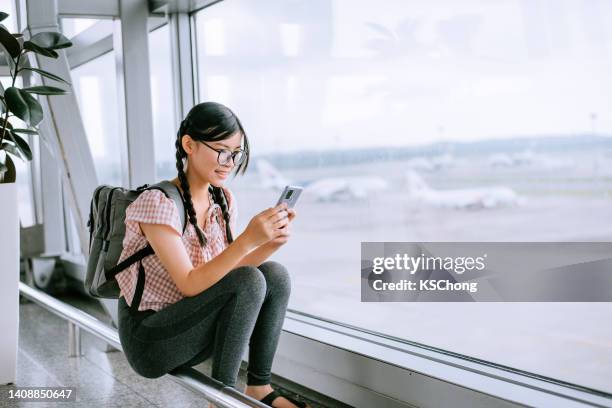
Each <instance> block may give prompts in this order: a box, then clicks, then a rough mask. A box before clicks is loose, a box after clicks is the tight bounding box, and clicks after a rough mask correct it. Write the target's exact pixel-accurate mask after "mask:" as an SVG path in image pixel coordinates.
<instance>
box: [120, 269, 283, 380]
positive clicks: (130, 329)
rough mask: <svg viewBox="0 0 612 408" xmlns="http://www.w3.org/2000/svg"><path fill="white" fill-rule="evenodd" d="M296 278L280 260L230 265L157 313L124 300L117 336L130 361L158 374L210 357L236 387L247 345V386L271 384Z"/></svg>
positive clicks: (220, 376)
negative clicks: (212, 281)
mask: <svg viewBox="0 0 612 408" xmlns="http://www.w3.org/2000/svg"><path fill="white" fill-rule="evenodd" d="M290 292H291V281H290V278H289V274H288V272H287V269H286V268H285V267H284V266H283V265H282V264H280V263H278V262H276V261H266V262H264V263H262V264H261V265H259V266H258V267H254V266H240V267H238V268H235V269H232V270H231V271H230V272H228V273H227V274H226V275H225V276H224V277H223V278H221V280H219V281H218V282H217V283H215V284H214V285H213V286H211V287H210V288H208V289H206V290H205V291H204V292H202V293H200V294H198V295H196V296H191V297H187V298H184V299H181V300H179V301H178V302H176V303H174V304H172V305H170V306H167V307H165V308H164V309H162V310H160V311H158V312H156V311H154V310H150V309H149V310H144V311H135V310H133V309H132V308H130V306H128V304H127V302H126V301H125V299H124V298H123V297H121V298H119V306H118V308H119V309H118V312H119V338H120V340H121V345H122V346H123V350H124V353H125V355H126V357H127V360H128V362H129V364H130V366H131V367H132V368H133V369H134V371H136V372H137V373H138V374H140V375H142V376H144V377H147V378H157V377H160V376H162V375H164V374H167V373H168V372H170V371H172V370H173V369H175V368H177V367H179V366H189V367H191V366H194V365H196V364H199V363H201V362H203V361H204V360H206V359H207V358H209V357H210V356H211V355H213V356H214V357H213V362H212V377H213V378H214V379H216V380H218V381H220V382H222V383H223V384H225V385H227V386H230V387H234V388H235V387H236V380H237V377H238V371H239V370H240V364H241V362H242V356H243V354H244V352H245V351H246V347H247V343H248V346H249V354H248V356H249V364H248V369H247V385H265V384H269V383H270V376H271V369H272V360H273V358H274V354H275V353H276V347H277V345H278V339H279V337H280V332H281V329H282V325H283V320H284V318H285V312H286V310H287V304H288V302H289V294H290Z"/></svg>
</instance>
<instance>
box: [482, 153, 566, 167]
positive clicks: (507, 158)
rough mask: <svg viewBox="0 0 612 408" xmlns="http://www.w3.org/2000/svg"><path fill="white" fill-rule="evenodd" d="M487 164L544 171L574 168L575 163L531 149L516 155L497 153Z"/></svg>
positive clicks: (490, 157)
mask: <svg viewBox="0 0 612 408" xmlns="http://www.w3.org/2000/svg"><path fill="white" fill-rule="evenodd" d="M487 163H488V165H489V166H491V167H517V166H529V167H536V168H542V169H563V168H570V167H573V166H574V161H573V160H571V159H567V158H562V157H552V156H550V155H546V154H542V153H534V152H533V151H532V150H531V149H525V150H524V151H522V152H519V153H515V154H507V153H495V154H492V155H490V156H489V158H488V159H487Z"/></svg>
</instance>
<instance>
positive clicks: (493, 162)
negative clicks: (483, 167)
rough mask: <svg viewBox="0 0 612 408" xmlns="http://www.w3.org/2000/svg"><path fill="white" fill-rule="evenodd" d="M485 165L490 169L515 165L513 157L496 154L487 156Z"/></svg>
mask: <svg viewBox="0 0 612 408" xmlns="http://www.w3.org/2000/svg"><path fill="white" fill-rule="evenodd" d="M487 163H488V164H489V166H491V167H512V166H515V165H516V161H515V160H514V158H513V157H511V156H510V155H509V154H506V153H496V154H492V155H491V156H489V158H488V159H487Z"/></svg>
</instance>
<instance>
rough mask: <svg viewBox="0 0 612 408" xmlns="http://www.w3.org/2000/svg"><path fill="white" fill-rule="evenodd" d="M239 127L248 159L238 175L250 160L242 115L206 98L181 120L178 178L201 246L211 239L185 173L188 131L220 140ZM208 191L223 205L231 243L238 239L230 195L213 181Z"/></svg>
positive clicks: (196, 136) (197, 137)
mask: <svg viewBox="0 0 612 408" xmlns="http://www.w3.org/2000/svg"><path fill="white" fill-rule="evenodd" d="M236 131H240V133H241V134H242V135H243V136H244V151H245V152H244V153H245V155H246V160H244V161H243V162H242V163H240V165H238V167H237V168H236V172H235V173H234V177H236V174H238V173H239V172H240V171H242V174H244V173H245V172H246V169H247V167H248V164H249V141H248V139H247V136H246V133H245V131H244V129H243V127H242V124H241V123H240V120H239V119H238V117H237V116H236V115H235V114H234V112H232V111H231V110H230V109H229V108H228V107H226V106H224V105H222V104H220V103H217V102H203V103H199V104H197V105H195V106H194V107H193V108H191V110H190V111H189V113H188V114H187V116H186V117H185V119H184V120H183V121H182V122H181V125H180V127H179V130H178V132H177V136H176V143H175V146H176V170H177V171H178V178H179V181H180V183H181V190H183V199H184V201H185V209H186V210H187V216H188V218H189V222H190V223H191V224H192V225H193V227H194V228H195V230H196V233H197V235H198V240H199V241H200V246H201V247H204V246H205V245H206V243H207V239H206V236H205V235H204V232H203V231H202V229H201V228H200V226H199V225H198V220H197V218H196V212H195V209H194V208H193V201H192V198H191V190H190V189H189V182H188V181H187V176H186V174H185V169H184V166H185V163H184V160H185V159H186V158H187V153H186V152H185V150H184V149H183V144H182V143H181V141H182V138H183V136H184V135H186V134H188V135H189V136H191V138H192V139H194V140H201V141H205V142H215V141H219V140H225V139H227V138H229V137H231V135H233V134H234V133H236ZM208 191H209V193H210V196H211V197H212V199H213V202H215V203H216V204H218V205H219V206H220V207H221V210H222V213H223V219H224V220H225V231H226V234H227V239H228V241H229V242H230V243H231V242H233V241H234V237H233V236H232V232H231V230H230V215H229V206H228V203H227V199H226V197H225V195H224V194H223V191H221V187H215V186H213V185H212V184H211V185H210V186H209V188H208Z"/></svg>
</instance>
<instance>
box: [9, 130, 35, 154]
mask: <svg viewBox="0 0 612 408" xmlns="http://www.w3.org/2000/svg"><path fill="white" fill-rule="evenodd" d="M9 134H10V136H11V139H13V141H14V142H15V144H16V145H17V147H18V148H19V151H20V152H21V153H22V154H23V157H25V158H27V159H28V160H32V151H31V150H30V146H28V142H26V141H25V140H24V139H23V138H22V137H21V136H19V135H18V134H17V133H13V132H9Z"/></svg>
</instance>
